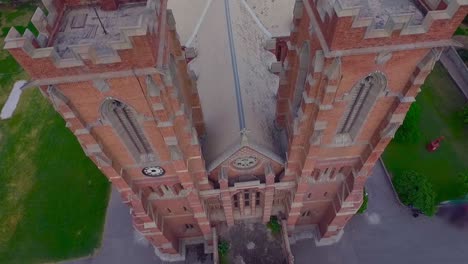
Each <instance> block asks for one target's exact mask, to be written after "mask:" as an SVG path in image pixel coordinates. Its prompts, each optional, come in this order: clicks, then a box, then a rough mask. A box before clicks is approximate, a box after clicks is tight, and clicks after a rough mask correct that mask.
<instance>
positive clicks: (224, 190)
mask: <svg viewBox="0 0 468 264" xmlns="http://www.w3.org/2000/svg"><path fill="white" fill-rule="evenodd" d="M220 175H221V177H220V179H219V185H220V188H221V202H222V204H223V209H224V215H225V217H226V223H227V225H228V226H229V227H231V226H233V225H234V216H233V214H232V200H231V193H230V192H229V189H228V188H229V186H228V180H227V175H226V173H225V170H224V168H223V169H221V173H220Z"/></svg>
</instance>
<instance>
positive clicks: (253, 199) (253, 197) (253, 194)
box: [250, 190, 257, 215]
mask: <svg viewBox="0 0 468 264" xmlns="http://www.w3.org/2000/svg"><path fill="white" fill-rule="evenodd" d="M256 198H257V191H256V190H251V191H250V209H251V210H252V215H255V209H256V208H257V205H256V204H255V202H256Z"/></svg>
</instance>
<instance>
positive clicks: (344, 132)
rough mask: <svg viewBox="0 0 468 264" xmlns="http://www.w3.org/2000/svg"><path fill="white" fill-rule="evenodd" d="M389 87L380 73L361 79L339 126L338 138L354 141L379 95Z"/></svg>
mask: <svg viewBox="0 0 468 264" xmlns="http://www.w3.org/2000/svg"><path fill="white" fill-rule="evenodd" d="M386 86H387V79H386V78H385V76H384V75H383V74H382V73H380V72H374V73H372V74H370V75H368V76H366V77H365V78H363V79H361V80H360V81H359V82H358V83H357V84H356V85H355V86H354V87H353V88H352V89H351V93H350V95H349V97H350V101H351V102H350V103H349V105H348V107H347V109H346V111H345V114H344V115H343V119H342V120H341V123H340V125H339V126H338V136H341V137H343V136H345V137H347V138H348V140H353V139H354V138H355V137H356V136H357V134H358V133H359V130H360V128H361V127H362V125H363V124H364V122H365V120H366V118H367V116H368V114H369V112H370V110H371V109H372V107H373V106H374V103H375V101H376V100H377V97H378V95H379V94H380V93H381V92H382V91H383V90H384V89H385V87H386Z"/></svg>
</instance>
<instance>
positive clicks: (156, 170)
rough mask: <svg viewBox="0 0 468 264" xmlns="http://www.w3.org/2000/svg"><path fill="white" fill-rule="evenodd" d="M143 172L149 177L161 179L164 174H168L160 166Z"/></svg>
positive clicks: (146, 168)
mask: <svg viewBox="0 0 468 264" xmlns="http://www.w3.org/2000/svg"><path fill="white" fill-rule="evenodd" d="M141 172H142V173H143V174H144V175H146V176H149V177H159V176H163V175H164V173H166V171H165V170H164V169H163V168H162V167H159V166H151V167H145V168H144V169H143V170H142V171H141Z"/></svg>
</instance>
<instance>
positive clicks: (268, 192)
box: [263, 164, 275, 223]
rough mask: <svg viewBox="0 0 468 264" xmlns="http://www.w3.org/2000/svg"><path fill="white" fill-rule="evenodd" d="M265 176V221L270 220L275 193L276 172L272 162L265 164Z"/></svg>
mask: <svg viewBox="0 0 468 264" xmlns="http://www.w3.org/2000/svg"><path fill="white" fill-rule="evenodd" d="M265 178H266V187H265V195H264V196H265V197H264V205H263V223H267V222H268V221H270V216H271V208H272V206H273V196H274V195H275V174H274V173H273V170H272V168H271V165H270V164H267V165H266V166H265Z"/></svg>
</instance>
